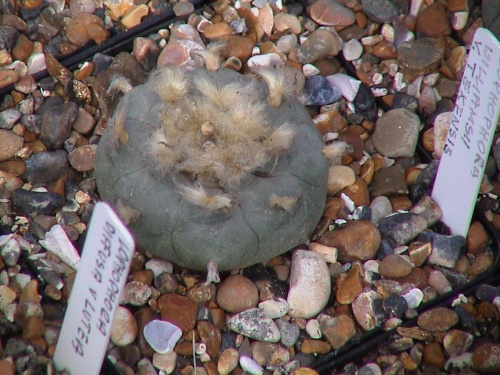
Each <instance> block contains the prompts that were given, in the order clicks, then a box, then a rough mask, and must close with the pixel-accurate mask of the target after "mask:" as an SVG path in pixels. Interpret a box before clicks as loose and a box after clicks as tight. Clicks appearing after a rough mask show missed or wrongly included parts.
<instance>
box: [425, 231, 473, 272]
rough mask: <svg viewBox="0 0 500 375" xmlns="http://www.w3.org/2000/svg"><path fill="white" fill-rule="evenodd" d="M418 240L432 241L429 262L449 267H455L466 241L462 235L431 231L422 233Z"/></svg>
mask: <svg viewBox="0 0 500 375" xmlns="http://www.w3.org/2000/svg"><path fill="white" fill-rule="evenodd" d="M417 240H418V241H420V242H430V243H431V246H432V250H431V253H430V255H429V257H428V258H427V261H428V263H430V264H434V265H437V266H442V267H447V268H453V267H455V264H456V263H457V261H458V259H459V258H460V255H461V249H462V248H463V247H464V246H465V242H466V241H465V238H463V237H462V236H457V235H453V236H445V235H442V234H439V233H431V232H428V233H421V234H420V235H419V236H418V237H417Z"/></svg>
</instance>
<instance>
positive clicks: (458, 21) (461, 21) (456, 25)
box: [451, 12, 469, 31]
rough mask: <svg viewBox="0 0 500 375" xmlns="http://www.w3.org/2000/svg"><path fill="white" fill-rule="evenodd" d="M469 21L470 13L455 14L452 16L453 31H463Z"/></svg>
mask: <svg viewBox="0 0 500 375" xmlns="http://www.w3.org/2000/svg"><path fill="white" fill-rule="evenodd" d="M468 19H469V12H455V13H453V15H452V16H451V26H452V27H453V30H457V31H460V30H462V29H463V28H464V27H465V25H466V24H467V21H468Z"/></svg>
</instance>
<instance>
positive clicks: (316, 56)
mask: <svg viewBox="0 0 500 375" xmlns="http://www.w3.org/2000/svg"><path fill="white" fill-rule="evenodd" d="M316 4H317V3H316ZM341 48H342V41H341V39H340V37H339V36H338V35H337V34H333V33H332V32H330V31H328V30H325V29H317V30H315V31H313V32H312V34H311V35H309V37H308V38H307V40H305V41H304V42H303V43H301V44H300V46H299V48H298V50H297V57H298V59H299V62H300V63H301V64H312V63H314V62H316V61H318V60H321V59H324V58H327V57H330V56H337V55H338V53H339V51H340V49H341Z"/></svg>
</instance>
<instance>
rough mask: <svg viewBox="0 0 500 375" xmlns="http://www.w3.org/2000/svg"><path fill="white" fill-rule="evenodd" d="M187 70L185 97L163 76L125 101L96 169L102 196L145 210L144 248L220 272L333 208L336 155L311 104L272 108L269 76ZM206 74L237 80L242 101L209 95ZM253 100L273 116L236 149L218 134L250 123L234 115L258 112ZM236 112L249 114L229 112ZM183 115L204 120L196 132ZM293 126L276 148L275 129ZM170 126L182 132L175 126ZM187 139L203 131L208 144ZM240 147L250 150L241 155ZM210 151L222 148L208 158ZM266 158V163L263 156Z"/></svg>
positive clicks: (300, 236) (307, 230)
mask: <svg viewBox="0 0 500 375" xmlns="http://www.w3.org/2000/svg"><path fill="white" fill-rule="evenodd" d="M182 74H184V75H183V78H182V79H183V80H185V81H186V82H187V84H186V86H185V87H182V90H180V91H179V96H182V98H180V99H176V98H175V97H174V98H172V97H171V96H172V95H171V96H169V94H168V93H166V94H163V93H162V91H161V88H159V84H160V85H161V84H162V80H161V76H159V75H154V76H152V78H151V79H150V80H149V81H148V82H146V83H145V84H143V85H141V86H137V87H135V88H134V89H132V90H131V91H130V92H128V93H126V94H125V95H124V96H123V98H122V99H121V102H120V104H119V105H118V107H117V109H116V112H115V114H114V116H113V118H112V119H111V120H110V121H109V123H108V129H107V130H106V132H105V133H104V135H103V136H102V138H101V140H100V143H99V146H98V151H97V159H96V168H95V173H96V180H97V185H98V189H99V193H100V195H101V197H102V198H103V199H104V200H106V201H108V202H110V203H112V204H115V205H117V206H118V205H121V206H122V207H128V208H131V209H133V210H132V211H134V210H136V211H134V212H137V213H138V214H139V215H136V217H134V218H133V220H131V222H130V224H129V227H130V229H131V230H132V232H133V233H134V235H135V238H136V241H137V244H138V245H140V247H141V248H143V249H144V250H147V251H149V252H151V253H153V254H154V255H156V256H159V257H162V258H165V259H168V260H170V261H172V262H174V263H176V264H178V265H181V266H184V267H187V268H190V269H196V270H203V269H206V267H207V264H208V263H209V262H215V263H217V264H218V267H219V270H229V269H234V268H240V267H246V266H249V265H252V264H254V263H257V262H261V261H266V260H268V259H270V258H272V257H273V256H277V255H279V254H282V253H283V252H285V251H288V250H290V249H291V248H293V247H295V246H297V245H299V244H301V243H303V242H304V241H306V240H307V238H308V236H309V235H310V234H311V233H312V231H313V230H314V228H315V226H316V224H317V222H318V221H319V219H320V217H321V215H322V213H323V209H324V204H325V198H326V181H327V174H328V162H327V160H326V159H325V158H324V156H323V155H322V152H321V150H322V148H323V146H324V142H323V140H322V137H321V135H320V134H319V132H318V131H317V130H316V128H315V126H314V124H313V123H312V121H311V119H310V117H309V115H308V113H307V111H306V110H305V108H304V107H303V106H302V105H301V104H300V103H298V102H297V101H296V100H294V99H290V98H287V97H283V98H282V102H281V104H280V105H279V106H276V107H273V106H270V105H269V104H268V95H269V94H270V90H271V89H269V90H268V86H267V85H266V84H265V83H263V82H262V81H260V80H257V79H256V78H250V77H247V76H243V75H241V74H239V73H236V72H234V71H231V70H227V69H222V68H221V69H219V70H218V71H215V72H209V71H207V70H205V69H196V70H193V71H190V72H186V73H182ZM203 79H208V80H209V81H210V82H212V83H215V85H216V87H217V89H218V90H223V89H224V88H226V87H230V85H232V84H235V83H236V84H237V85H236V86H235V87H236V88H237V90H233V91H231V93H232V96H235V97H232V98H230V99H231V101H232V103H233V105H234V107H235V108H230V107H225V106H224V104H221V103H218V102H217V103H211V102H210V100H207V98H206V97H205V95H204V92H203V89H200V86H196V82H198V81H199V80H203ZM238 85H240V86H238ZM233 86H234V85H233ZM166 89H167V90H168V89H173V88H172V87H169V86H168V85H167V87H166ZM174 96H175V95H174ZM166 97H167V99H166ZM223 98H224V97H223ZM178 100H182V101H183V104H182V103H181V104H182V105H181V104H179V102H178ZM182 106H184V107H182ZM252 106H255V108H257V107H258V108H259V111H260V112H259V114H256V118H257V119H259V118H262V119H263V120H264V122H265V128H264V130H263V134H261V135H257V136H254V137H253V138H252V139H251V140H249V141H248V142H247V140H243V141H241V142H240V143H238V144H237V145H236V146H234V147H233V148H234V150H233V149H232V148H231V147H232V146H231V145H229V143H228V142H229V141H227V139H226V138H223V137H222V136H220V137H219V136H218V135H217V132H218V131H219V130H218V129H219V128H220V129H222V130H220V132H221V133H223V132H224V131H225V132H226V133H227V129H231V128H230V127H231V126H234V127H238V126H240V124H239V123H237V122H236V121H235V122H234V123H230V122H231V121H230V120H228V119H231V118H232V119H234V118H237V119H239V118H240V117H241V115H244V116H243V117H247V118H249V117H250V115H251V111H252V108H253V107H252ZM179 108H181V110H180V111H179ZM182 108H184V110H183V109H182ZM176 111H177V112H176ZM183 111H184V112H189V113H184V114H183V113H181V112H183ZM210 111H213V112H210ZM231 111H240V113H234V114H231V115H229V114H230V113H231ZM241 111H243V112H241ZM245 111H247V112H248V113H246V112H245ZM225 112H227V113H228V114H227V116H229V117H227V116H226V114H225ZM224 116H226V117H224ZM231 116H232V117H231ZM259 116H260V117H259ZM206 117H209V118H206ZM182 118H188V120H189V121H190V122H194V123H195V124H194V125H193V129H195V130H194V131H192V130H191V128H189V129H188V130H186V129H187V128H183V127H182V126H180V125H178V122H179V121H181V120H182ZM179 119H180V120H179ZM238 121H239V120H238ZM206 123H210V126H209V129H211V131H212V130H213V134H212V133H210V134H209V136H208V138H209V141H207V139H208V138H206V137H205V138H203V137H204V136H206V134H205V135H204V136H199V135H198V133H197V131H196V129H200V127H201V126H202V124H206ZM283 125H286V132H288V133H287V134H288V135H290V134H292V136H291V137H293V141H291V140H292V138H290V137H289V140H290V142H289V143H290V144H289V145H287V146H286V147H283V148H282V149H280V150H279V152H276V150H271V148H272V147H274V146H272V147H271V146H269V145H273V142H276V140H273V139H272V137H273V136H274V135H276V134H277V133H276V132H275V133H273V132H274V131H275V130H276V129H278V128H280V127H282V126H283ZM169 126H170V127H176V126H177V130H175V129H174V130H172V131H170V130H168V127H169ZM188 126H191V125H188ZM252 126H253V125H252ZM256 126H257V127H258V125H256ZM161 129H166V130H164V131H163V132H162V133H161V134H160V138H161V137H163V134H164V135H165V138H161V139H162V141H159V140H158V139H159V138H158V135H157V133H158V131H159V130H161ZM224 129H225V130H224ZM281 129H283V128H281ZM179 132H180V133H179ZM237 132H241V130H237V131H235V133H237ZM282 133H283V132H282ZM231 134H232V131H229V133H228V135H227V137H229V138H231V136H232V135H231ZM176 137H177V138H176ZM186 137H193V138H199V140H198V141H197V142H198V143H196V142H191V140H189V139H186ZM210 137H211V138H210ZM226 141H227V142H226ZM190 142H191V143H190ZM207 142H208V143H209V146H210V147H207ZM152 143H154V144H153V145H152ZM262 145H267V146H266V147H267V148H266V147H263V146H262ZM162 147H165V149H162ZM193 147H194V148H193ZM218 147H220V148H221V152H226V153H228V150H232V151H231V152H233V153H234V155H233V154H229V155H231V157H233V156H234V158H229V159H228V158H226V154H224V155H223V156H222V157H221V158H220V159H217V157H219V156H217V155H215V156H214V153H215V152H217V149H218ZM276 147H277V146H276ZM276 147H275V148H276ZM254 148H255V150H256V153H258V155H255V158H253V157H252V155H251V150H253V149H254ZM240 149H241V155H243V156H245V157H246V158H241V160H240V159H239V157H240V156H241V155H238V150H240ZM249 149H251V150H250V151H249ZM158 150H159V151H158ZM172 152H173V153H174V156H173V157H172V156H171V153H172ZM205 152H206V153H212V154H210V156H209V157H208V156H206V155H205ZM158 153H160V155H158ZM163 153H168V155H170V156H169V157H172V158H173V161H170V162H166V163H164V164H163V162H162V161H161V160H160V159H159V158H161V157H162V155H163ZM190 153H193V154H196V155H197V156H196V157H198V159H195V161H196V163H194V162H190V161H189V160H188V158H189V157H190V155H188V154H190ZM245 153H246V154H245ZM247 154H248V155H247ZM207 155H208V154H207ZM259 158H260V159H259ZM226 159H227V160H228V161H227V163H226V162H225V161H226ZM247 159H254V160H248V161H247ZM257 159H259V160H262V162H261V164H258V163H257V162H255V163H254V161H255V160H257ZM207 160H208V161H207ZM190 163H191V164H190ZM203 163H205V164H206V165H209V169H210V171H209V172H207V175H206V176H205V175H204V172H203V171H201V172H200V170H197V169H196V166H197V165H199V164H201V165H205V164H203ZM192 164H195V166H194V167H193V166H192ZM233 164H234V165H233ZM228 165H231V166H230V167H228ZM235 176H236V177H235ZM233 177H234V178H233ZM233 179H235V180H234V181H233ZM186 186H187V187H189V188H190V189H191V190H189V191H196V192H197V193H196V194H197V195H195V198H194V199H193V197H192V196H191V195H190V194H191V193H188V194H186V193H185V192H183V191H184V190H186V189H185V187H186ZM183 189H184V190H183ZM193 189H194V190H193ZM196 189H198V190H196ZM199 192H201V193H200V194H198V193H199ZM198 196H201V197H202V198H200V199H201V200H200V201H196V199H197V198H196V197H198ZM213 196H215V197H222V198H221V201H222V202H229V198H227V197H230V201H231V202H230V203H225V204H224V205H223V206H221V207H217V206H215V207H213V206H210V205H211V203H210V202H211V200H210V199H211V197H213ZM205 201H207V202H206V204H205Z"/></svg>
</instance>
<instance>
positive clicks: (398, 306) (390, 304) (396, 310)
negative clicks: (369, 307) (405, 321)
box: [382, 293, 408, 319]
mask: <svg viewBox="0 0 500 375" xmlns="http://www.w3.org/2000/svg"><path fill="white" fill-rule="evenodd" d="M382 305H383V308H384V310H385V312H386V313H387V315H389V317H390V318H399V319H401V318H403V316H404V315H405V313H406V311H407V310H408V303H407V302H406V299H405V298H404V297H402V296H400V295H399V294H396V293H391V294H390V295H389V297H387V298H386V299H384V302H383V303H382Z"/></svg>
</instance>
